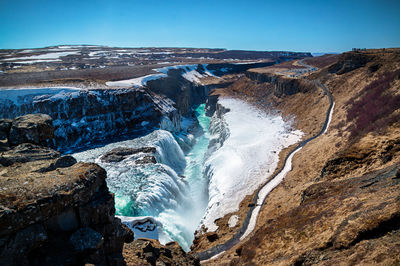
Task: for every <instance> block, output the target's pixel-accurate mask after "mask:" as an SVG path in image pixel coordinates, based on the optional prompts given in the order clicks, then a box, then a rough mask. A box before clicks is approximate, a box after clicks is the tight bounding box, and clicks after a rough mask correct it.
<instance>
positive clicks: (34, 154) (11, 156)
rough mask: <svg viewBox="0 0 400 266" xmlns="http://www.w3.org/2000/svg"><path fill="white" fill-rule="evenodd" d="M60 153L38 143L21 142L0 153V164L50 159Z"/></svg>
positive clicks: (8, 164) (7, 164)
mask: <svg viewBox="0 0 400 266" xmlns="http://www.w3.org/2000/svg"><path fill="white" fill-rule="evenodd" d="M59 156H60V153H59V152H58V151H55V150H52V149H50V148H44V147H41V146H38V145H34V144H30V143H23V144H20V145H18V146H16V147H15V148H14V149H11V150H9V151H6V152H3V153H2V154H1V155H0V164H1V165H3V166H10V165H12V164H14V163H27V162H33V161H40V160H51V159H55V158H58V157H59Z"/></svg>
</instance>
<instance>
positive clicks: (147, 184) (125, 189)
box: [74, 104, 210, 251]
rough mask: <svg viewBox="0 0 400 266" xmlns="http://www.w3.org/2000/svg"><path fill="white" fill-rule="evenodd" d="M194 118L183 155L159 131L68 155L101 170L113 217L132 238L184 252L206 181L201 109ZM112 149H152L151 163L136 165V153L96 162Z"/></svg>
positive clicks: (204, 128) (204, 127) (206, 122)
mask: <svg viewBox="0 0 400 266" xmlns="http://www.w3.org/2000/svg"><path fill="white" fill-rule="evenodd" d="M196 114H197V117H198V120H199V124H200V128H201V129H202V131H203V133H202V134H199V135H200V136H199V137H198V138H197V141H196V142H195V144H194V145H193V147H192V149H191V150H190V151H189V152H188V153H187V154H186V156H185V154H184V153H183V151H182V149H181V147H180V146H179V144H178V143H177V141H176V140H175V138H174V137H173V136H172V134H171V133H170V132H168V131H165V130H156V131H154V132H152V133H151V134H149V135H147V136H145V137H142V138H137V139H133V140H127V141H121V142H115V143H112V144H108V145H106V146H104V147H100V148H95V149H91V150H86V151H84V152H79V153H75V154H74V157H75V158H76V159H77V160H80V161H88V162H96V163H98V164H99V165H100V166H102V167H103V168H104V169H106V171H107V185H108V187H109V189H110V191H111V192H113V193H114V194H115V204H116V211H117V215H120V216H121V219H122V221H123V222H125V223H126V224H127V225H128V226H129V227H130V228H131V229H132V230H133V231H134V232H136V233H137V237H139V236H142V237H150V238H158V239H159V240H160V242H161V243H164V244H165V243H166V242H168V241H171V240H174V241H177V242H178V243H179V244H180V245H181V246H182V248H183V249H184V250H186V251H188V250H190V246H191V244H192V241H193V238H194V231H195V230H196V228H197V227H198V225H199V223H200V220H201V218H202V216H203V214H204V211H205V209H206V207H207V200H208V190H207V184H208V182H207V180H206V179H205V178H204V177H203V172H202V170H203V163H204V154H205V152H206V150H207V147H208V134H207V132H206V131H207V129H208V125H209V120H210V119H209V118H208V117H206V116H205V111H204V104H203V105H200V106H199V107H198V108H197V109H196ZM204 132H205V133H204ZM118 147H124V148H140V147H154V148H155V152H154V153H153V154H152V155H154V157H155V158H156V163H148V164H137V163H136V162H137V160H138V159H140V158H142V157H143V156H145V154H141V153H136V154H132V155H127V156H126V158H123V159H122V160H121V161H118V162H115V161H113V162H105V161H104V160H103V159H102V156H103V155H104V154H106V153H107V152H110V151H112V150H113V149H115V148H118ZM147 156H148V154H147Z"/></svg>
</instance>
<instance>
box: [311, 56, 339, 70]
mask: <svg viewBox="0 0 400 266" xmlns="http://www.w3.org/2000/svg"><path fill="white" fill-rule="evenodd" d="M338 58H339V55H338V54H325V55H322V56H318V57H310V58H306V59H304V63H306V64H308V65H311V66H314V67H318V68H324V67H327V66H329V65H332V64H334V63H336V61H337V60H338Z"/></svg>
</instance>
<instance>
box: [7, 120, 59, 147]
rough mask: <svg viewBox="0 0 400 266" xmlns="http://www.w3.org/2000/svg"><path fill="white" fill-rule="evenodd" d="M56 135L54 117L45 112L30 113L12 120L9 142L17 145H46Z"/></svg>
mask: <svg viewBox="0 0 400 266" xmlns="http://www.w3.org/2000/svg"><path fill="white" fill-rule="evenodd" d="M53 137H54V128H53V124H52V119H51V117H50V116H48V115H45V114H29V115H24V116H20V117H17V118H15V119H14V120H13V121H12V125H11V129H10V135H9V142H10V144H11V145H13V146H15V145H18V144H21V143H33V144H38V145H44V146H46V145H47V144H48V143H49V141H50V140H51V139H53Z"/></svg>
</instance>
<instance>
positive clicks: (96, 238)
mask: <svg viewBox="0 0 400 266" xmlns="http://www.w3.org/2000/svg"><path fill="white" fill-rule="evenodd" d="M69 241H70V243H71V244H72V246H73V247H74V249H75V250H76V251H78V252H84V251H86V250H96V249H98V248H100V247H101V245H103V243H104V239H103V237H102V235H101V234H99V233H98V232H96V231H94V230H93V229H92V228H90V227H85V228H80V229H78V230H77V231H76V232H75V233H73V234H72V236H71V238H70V240H69Z"/></svg>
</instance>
